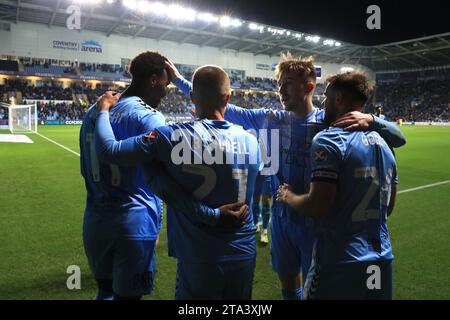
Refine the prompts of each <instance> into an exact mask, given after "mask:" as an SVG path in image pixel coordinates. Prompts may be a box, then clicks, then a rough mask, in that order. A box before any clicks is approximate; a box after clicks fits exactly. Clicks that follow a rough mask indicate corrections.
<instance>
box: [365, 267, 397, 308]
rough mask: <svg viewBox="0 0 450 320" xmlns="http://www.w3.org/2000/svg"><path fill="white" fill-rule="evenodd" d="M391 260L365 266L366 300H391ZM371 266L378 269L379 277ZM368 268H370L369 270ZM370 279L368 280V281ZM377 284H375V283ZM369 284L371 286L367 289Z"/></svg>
mask: <svg viewBox="0 0 450 320" xmlns="http://www.w3.org/2000/svg"><path fill="white" fill-rule="evenodd" d="M393 265H394V261H393V260H382V261H377V262H376V263H374V262H372V263H367V264H366V266H365V281H366V282H369V283H366V284H367V285H366V287H367V288H366V289H367V295H366V299H368V300H392V290H393ZM373 266H377V267H378V268H379V277H378V278H377V275H376V274H375V272H378V270H374V269H373ZM368 268H371V269H370V270H369V269H368ZM369 277H370V279H369ZM377 281H378V282H379V283H376V282H377ZM369 284H371V286H370V288H369Z"/></svg>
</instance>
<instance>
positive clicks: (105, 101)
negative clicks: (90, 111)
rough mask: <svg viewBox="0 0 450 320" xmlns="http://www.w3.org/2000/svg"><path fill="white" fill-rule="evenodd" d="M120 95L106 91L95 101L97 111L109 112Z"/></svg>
mask: <svg viewBox="0 0 450 320" xmlns="http://www.w3.org/2000/svg"><path fill="white" fill-rule="evenodd" d="M120 96H121V94H120V93H118V92H114V91H106V92H105V93H104V94H103V95H101V96H100V98H98V100H97V107H96V109H97V111H102V110H105V111H109V109H111V108H112V107H113V106H114V105H115V104H116V103H117V102H119V99H120Z"/></svg>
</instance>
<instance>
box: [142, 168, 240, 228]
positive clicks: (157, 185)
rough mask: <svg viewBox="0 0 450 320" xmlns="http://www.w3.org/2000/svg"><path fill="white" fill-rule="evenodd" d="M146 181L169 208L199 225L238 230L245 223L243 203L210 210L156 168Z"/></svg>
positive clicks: (162, 169) (163, 171)
mask: <svg viewBox="0 0 450 320" xmlns="http://www.w3.org/2000/svg"><path fill="white" fill-rule="evenodd" d="M154 171H155V173H154V174H152V175H151V178H150V180H149V181H147V183H148V186H149V188H150V190H152V192H153V193H155V194H156V195H157V196H158V197H160V198H161V199H162V200H163V201H164V202H165V203H166V204H167V205H168V206H169V207H171V208H173V209H175V210H176V211H178V212H183V213H186V214H188V215H190V216H191V217H192V218H193V219H194V220H196V221H197V222H199V223H202V224H206V225H209V226H215V227H224V228H238V227H240V226H241V225H242V224H243V223H244V222H245V217H246V215H247V213H248V206H247V205H246V204H245V203H243V202H236V203H231V204H226V205H223V206H220V207H218V208H215V209H214V208H210V207H208V206H207V205H205V204H203V203H201V202H200V201H198V200H197V199H195V198H194V196H193V195H192V194H191V193H189V192H187V191H186V190H184V189H183V187H181V186H180V185H179V184H178V183H177V182H176V181H175V180H174V179H173V178H172V177H171V176H170V175H169V174H168V173H167V172H166V170H165V168H164V167H162V166H161V167H158V169H157V170H154Z"/></svg>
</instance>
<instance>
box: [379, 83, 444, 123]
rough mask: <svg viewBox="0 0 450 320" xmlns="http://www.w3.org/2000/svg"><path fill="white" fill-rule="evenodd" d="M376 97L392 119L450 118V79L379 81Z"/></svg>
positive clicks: (441, 119) (438, 119) (429, 119)
mask: <svg viewBox="0 0 450 320" xmlns="http://www.w3.org/2000/svg"><path fill="white" fill-rule="evenodd" d="M375 101H376V102H378V103H380V104H381V105H382V106H383V109H384V113H385V114H386V116H387V117H388V119H390V120H398V119H400V118H401V119H403V120H404V121H436V122H439V121H450V83H449V81H448V80H447V81H446V80H427V81H417V82H409V83H389V84H379V85H378V88H377V92H376V97H375Z"/></svg>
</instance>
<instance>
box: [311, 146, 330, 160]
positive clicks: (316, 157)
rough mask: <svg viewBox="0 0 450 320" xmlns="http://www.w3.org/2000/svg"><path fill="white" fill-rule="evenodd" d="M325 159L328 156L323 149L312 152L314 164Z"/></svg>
mask: <svg viewBox="0 0 450 320" xmlns="http://www.w3.org/2000/svg"><path fill="white" fill-rule="evenodd" d="M327 157H328V154H327V151H326V150H325V149H322V148H317V149H316V150H315V151H314V161H316V162H321V161H324V160H326V159H327Z"/></svg>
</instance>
